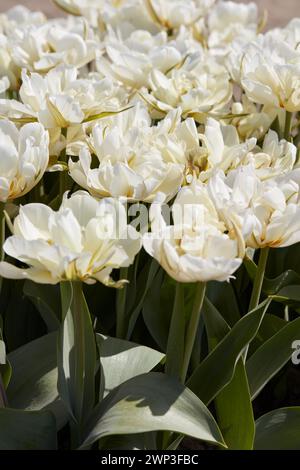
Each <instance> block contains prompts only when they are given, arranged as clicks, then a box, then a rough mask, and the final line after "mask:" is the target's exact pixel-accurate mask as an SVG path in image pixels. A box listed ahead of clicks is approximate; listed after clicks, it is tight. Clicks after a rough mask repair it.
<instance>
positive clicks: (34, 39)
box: [9, 19, 97, 73]
mask: <svg viewBox="0 0 300 470" xmlns="http://www.w3.org/2000/svg"><path fill="white" fill-rule="evenodd" d="M9 44H10V49H11V54H12V58H13V61H14V63H15V64H16V65H17V66H18V67H20V68H21V69H22V68H25V69H26V70H29V71H31V72H32V71H37V72H42V73H44V72H47V71H48V70H50V69H52V68H54V67H56V66H58V65H60V64H66V65H73V66H76V67H78V68H80V67H83V66H84V65H86V64H88V63H89V62H91V61H92V60H93V59H94V58H95V50H96V47H97V43H96V42H95V40H94V39H93V35H92V33H91V30H90V28H89V26H88V24H87V23H86V21H84V20H79V19H78V20H77V23H76V26H75V25H72V24H71V25H69V24H68V23H67V22H65V23H62V22H61V23H55V24H52V23H47V24H45V25H42V26H30V27H27V28H24V27H23V28H17V29H16V30H15V31H14V32H13V34H11V35H10V36H9Z"/></svg>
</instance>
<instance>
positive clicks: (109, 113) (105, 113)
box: [83, 106, 133, 123]
mask: <svg viewBox="0 0 300 470" xmlns="http://www.w3.org/2000/svg"><path fill="white" fill-rule="evenodd" d="M131 108H133V106H128V107H127V108H124V109H120V110H119V111H103V112H102V113H99V114H95V115H93V116H89V117H87V118H85V119H84V121H83V123H85V122H91V121H96V120H97V119H104V118H107V117H110V116H115V115H117V114H121V113H124V112H125V111H128V110H129V109H131Z"/></svg>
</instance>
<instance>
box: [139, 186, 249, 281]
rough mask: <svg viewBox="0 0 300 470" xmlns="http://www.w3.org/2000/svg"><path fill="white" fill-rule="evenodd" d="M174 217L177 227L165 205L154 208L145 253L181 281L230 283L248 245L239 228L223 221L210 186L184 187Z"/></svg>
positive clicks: (144, 241) (175, 205) (177, 200)
mask: <svg viewBox="0 0 300 470" xmlns="http://www.w3.org/2000/svg"><path fill="white" fill-rule="evenodd" d="M172 215H173V220H174V224H173V225H168V224H167V223H166V222H165V220H164V218H163V215H162V210H161V206H160V205H159V204H156V203H154V204H153V205H152V207H151V233H148V234H145V236H144V239H143V245H144V248H145V250H146V251H147V252H148V253H149V254H150V255H151V256H152V257H154V258H155V259H156V260H157V261H158V262H159V263H160V264H161V266H162V267H163V268H164V269H165V270H166V271H167V273H168V274H169V275H170V276H171V277H173V278H174V279H175V280H177V281H178V282H207V281H210V280H216V281H226V280H229V279H230V278H231V277H232V275H233V274H234V272H235V271H236V270H237V269H238V267H239V266H240V264H241V262H242V259H243V256H244V245H243V242H242V240H241V236H240V234H239V233H238V231H237V229H236V227H235V226H232V225H231V224H229V223H226V222H224V221H222V220H221V219H220V217H219V215H218V212H217V209H216V207H215V206H214V204H213V202H212V201H211V199H210V197H209V195H208V192H207V189H206V187H205V186H204V185H201V184H200V183H195V184H192V185H191V186H187V187H184V188H183V189H182V190H181V191H180V192H179V194H178V196H177V198H176V199H175V201H174V204H173V209H172Z"/></svg>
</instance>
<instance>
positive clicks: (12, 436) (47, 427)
mask: <svg viewBox="0 0 300 470" xmlns="http://www.w3.org/2000/svg"><path fill="white" fill-rule="evenodd" d="M56 448H57V441H56V426H55V419H54V416H53V415H52V414H51V413H50V412H48V411H40V412H37V411H20V410H13V409H10V408H3V409H0V450H55V449H56Z"/></svg>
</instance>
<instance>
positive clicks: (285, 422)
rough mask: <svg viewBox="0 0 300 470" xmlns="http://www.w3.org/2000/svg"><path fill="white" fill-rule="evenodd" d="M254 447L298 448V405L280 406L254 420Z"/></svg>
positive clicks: (261, 448) (299, 428)
mask: <svg viewBox="0 0 300 470" xmlns="http://www.w3.org/2000/svg"><path fill="white" fill-rule="evenodd" d="M254 449H256V450H300V407H291V408H280V409H278V410H274V411H271V412H270V413H267V414H265V415H263V416H261V417H260V418H259V419H258V420H257V421H256V434H255V443H254Z"/></svg>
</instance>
